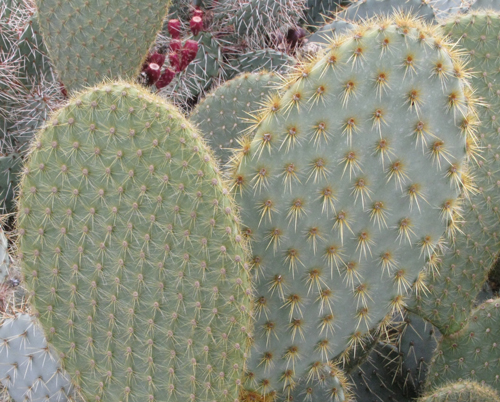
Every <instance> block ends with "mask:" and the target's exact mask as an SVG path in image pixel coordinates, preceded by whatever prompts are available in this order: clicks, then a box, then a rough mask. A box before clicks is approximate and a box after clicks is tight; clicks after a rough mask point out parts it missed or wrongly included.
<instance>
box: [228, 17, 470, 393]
mask: <svg viewBox="0 0 500 402" xmlns="http://www.w3.org/2000/svg"><path fill="white" fill-rule="evenodd" d="M394 21H395V22H391V21H389V20H377V21H371V22H370V23H369V24H366V25H363V26H360V27H359V28H356V29H355V30H353V31H349V33H348V34H346V35H347V36H343V37H340V38H339V39H338V40H337V41H336V42H334V43H332V44H331V45H330V46H329V47H328V48H327V50H326V54H325V55H324V56H323V55H322V56H320V57H318V58H317V59H316V60H313V61H312V62H311V63H310V64H306V65H305V66H304V67H303V68H302V69H301V70H298V71H297V72H296V73H295V74H292V75H291V76H290V77H289V78H288V82H286V83H285V84H284V85H283V86H284V87H287V86H288V88H289V89H288V90H286V91H285V92H284V93H283V95H282V98H281V99H279V100H277V101H276V102H275V103H273V104H272V105H270V106H269V107H268V108H267V109H265V110H264V111H263V112H262V113H261V114H260V116H259V126H258V128H257V132H256V134H255V137H254V138H253V140H252V141H251V142H249V143H248V144H244V146H243V147H242V148H243V149H242V151H241V153H240V155H239V159H238V158H235V167H234V169H233V172H232V175H233V176H232V179H233V186H234V193H235V194H236V201H237V202H238V204H239V205H240V206H241V217H242V222H243V224H244V226H246V229H245V231H244V232H245V233H246V234H247V235H248V236H249V237H250V238H252V240H253V242H252V252H253V263H254V269H255V277H256V279H255V289H256V299H255V302H256V305H255V315H256V323H255V331H254V333H255V335H254V338H255V343H254V346H253V347H252V355H251V357H250V359H249V361H248V375H247V378H246V383H245V386H246V387H248V388H250V389H255V390H259V391H260V392H262V393H264V394H267V393H271V392H278V393H281V392H285V393H287V392H290V391H291V390H293V388H294V387H295V385H296V383H297V382H298V381H299V380H300V379H301V378H302V377H304V376H305V377H306V378H308V379H313V378H315V377H316V376H317V375H318V374H317V373H318V370H319V369H320V368H321V367H322V364H324V363H326V362H328V361H329V359H332V358H334V357H335V356H337V355H339V354H341V353H343V352H344V351H345V350H346V348H348V347H359V346H360V342H361V340H362V339H363V335H364V334H365V333H367V332H368V331H370V329H372V328H376V327H380V326H383V325H384V324H385V323H386V321H385V320H384V318H385V317H387V316H388V314H390V313H391V312H394V311H398V310H401V308H402V307H403V306H404V298H405V296H406V295H407V293H408V290H409V288H410V284H411V283H413V281H415V279H416V278H417V277H418V274H419V272H420V271H421V270H422V269H423V268H424V266H425V264H426V263H427V261H428V258H429V256H430V255H431V254H432V251H433V250H434V249H435V247H436V246H438V245H440V243H441V242H442V239H443V236H444V235H445V233H446V231H447V230H448V231H449V232H450V233H452V232H453V228H454V223H453V222H452V221H451V217H452V212H453V210H454V209H455V206H456V204H457V197H458V196H459V194H460V192H461V191H462V188H461V187H462V186H461V179H462V178H461V177H462V176H461V171H462V169H463V168H464V161H465V159H466V140H467V137H468V135H470V133H468V131H467V130H466V129H465V127H466V126H467V125H466V124H465V123H464V122H466V121H467V113H468V110H467V106H466V94H465V93H464V86H465V81H464V79H463V75H464V72H463V71H464V70H463V67H462V62H461V61H460V60H459V59H458V58H457V56H456V54H455V53H454V52H453V51H452V50H451V48H450V47H449V45H448V44H447V43H446V41H445V40H444V39H443V38H442V37H441V36H439V35H438V33H437V31H436V29H435V28H431V27H428V26H425V25H422V23H421V22H419V21H416V20H412V19H411V18H408V17H404V16H401V15H399V16H396V17H395V20H394ZM278 390H279V391H278ZM282 390H283V391H282Z"/></svg>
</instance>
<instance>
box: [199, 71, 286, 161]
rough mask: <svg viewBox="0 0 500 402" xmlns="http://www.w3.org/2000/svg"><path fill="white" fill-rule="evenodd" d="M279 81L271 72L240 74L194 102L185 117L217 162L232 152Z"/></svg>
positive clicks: (227, 159) (225, 159)
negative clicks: (254, 114)
mask: <svg viewBox="0 0 500 402" xmlns="http://www.w3.org/2000/svg"><path fill="white" fill-rule="evenodd" d="M280 82H281V80H280V78H279V76H278V75H276V74H273V73H266V72H262V73H255V74H249V73H246V74H242V75H240V76H238V77H236V78H234V79H232V80H230V81H226V82H225V83H224V84H223V85H221V86H220V87H218V88H217V89H216V90H215V91H213V92H212V93H211V94H210V95H208V96H207V97H206V98H205V99H204V100H203V101H202V102H200V103H199V104H197V105H196V107H195V109H194V110H193V112H192V113H191V115H190V117H189V119H190V121H191V122H192V123H194V124H196V125H197V126H198V128H199V130H200V131H201V132H202V133H203V135H204V137H205V139H207V141H208V142H209V144H210V145H211V147H212V149H213V150H214V152H215V154H216V156H217V158H218V159H219V160H220V162H221V164H223V165H224V164H226V163H227V162H228V161H229V158H230V157H231V155H232V152H231V149H234V148H236V147H237V146H238V139H239V137H240V136H241V135H242V133H244V132H245V129H248V128H249V127H250V126H251V124H252V121H251V120H250V116H251V113H255V112H256V111H258V110H259V109H262V108H263V105H264V104H265V103H266V101H268V99H269V98H270V95H271V93H272V92H273V89H275V87H276V86H278V84H279V83H280Z"/></svg>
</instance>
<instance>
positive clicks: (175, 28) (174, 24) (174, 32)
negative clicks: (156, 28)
mask: <svg viewBox="0 0 500 402" xmlns="http://www.w3.org/2000/svg"><path fill="white" fill-rule="evenodd" d="M168 32H169V33H170V35H171V36H172V38H173V39H179V38H180V37H181V22H180V21H179V20H169V21H168Z"/></svg>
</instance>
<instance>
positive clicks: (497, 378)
mask: <svg viewBox="0 0 500 402" xmlns="http://www.w3.org/2000/svg"><path fill="white" fill-rule="evenodd" d="M499 321H500V299H490V300H487V301H486V302H485V303H483V304H481V305H480V306H479V307H477V308H476V309H475V310H474V311H472V313H471V316H470V318H469V322H468V325H467V327H465V328H464V329H462V330H461V331H459V332H457V333H455V334H452V335H447V336H443V338H442V339H441V341H440V343H439V346H438V349H437V351H436V352H435V353H434V357H433V359H432V363H431V366H430V371H429V376H428V381H427V382H428V383H427V388H430V387H437V386H442V385H444V384H446V383H447V382H450V381H462V380H472V381H477V382H479V383H481V384H486V385H489V386H491V387H492V388H494V389H496V390H497V391H500V385H499V383H500V372H499V371H498V362H499V359H500V350H499V347H498V343H499V339H500V325H498V323H499Z"/></svg>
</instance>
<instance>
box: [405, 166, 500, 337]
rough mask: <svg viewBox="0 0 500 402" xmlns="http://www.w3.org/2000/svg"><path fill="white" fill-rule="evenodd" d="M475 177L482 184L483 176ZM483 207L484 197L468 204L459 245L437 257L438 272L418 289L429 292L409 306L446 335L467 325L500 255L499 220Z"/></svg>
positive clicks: (414, 297) (428, 275) (422, 280)
mask: <svg viewBox="0 0 500 402" xmlns="http://www.w3.org/2000/svg"><path fill="white" fill-rule="evenodd" d="M470 166H475V162H471V164H470ZM475 177H476V178H477V179H478V180H480V179H479V174H477V175H476V176H475ZM482 205H483V197H482V196H481V195H479V196H476V195H473V196H471V197H470V199H468V200H464V202H463V203H462V209H463V211H462V218H461V220H462V222H459V223H458V224H457V228H458V230H457V232H456V236H455V241H454V242H453V244H451V245H450V247H449V248H446V249H445V250H444V254H442V255H439V253H438V254H436V256H435V257H436V266H435V268H434V271H431V270H430V271H429V272H427V273H426V275H425V276H424V277H423V278H420V279H419V280H418V281H417V283H416V287H417V288H418V287H419V286H422V285H423V286H425V289H426V291H425V292H417V293H416V294H413V295H412V297H411V298H410V299H409V300H408V302H407V304H408V305H407V308H408V309H409V310H410V311H413V312H414V313H416V314H418V315H419V316H421V317H423V318H425V319H426V320H428V321H430V322H431V323H432V324H433V325H434V326H436V327H437V328H439V330H440V331H441V332H442V333H443V334H452V333H454V332H456V331H459V330H460V329H462V328H463V327H464V326H465V325H466V322H467V319H468V317H469V314H470V312H471V310H472V309H473V307H474V301H475V299H476V297H477V296H478V294H479V292H481V289H482V288H483V285H484V283H485V282H486V280H487V278H488V271H489V270H490V268H491V266H492V264H493V262H494V261H495V258H496V254H497V252H498V248H499V241H498V238H496V237H495V236H494V233H495V232H496V227H495V226H493V225H492V222H495V220H496V219H495V218H496V217H495V215H494V214H493V213H492V211H488V210H487V208H484V207H482ZM481 215H483V216H481Z"/></svg>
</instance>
